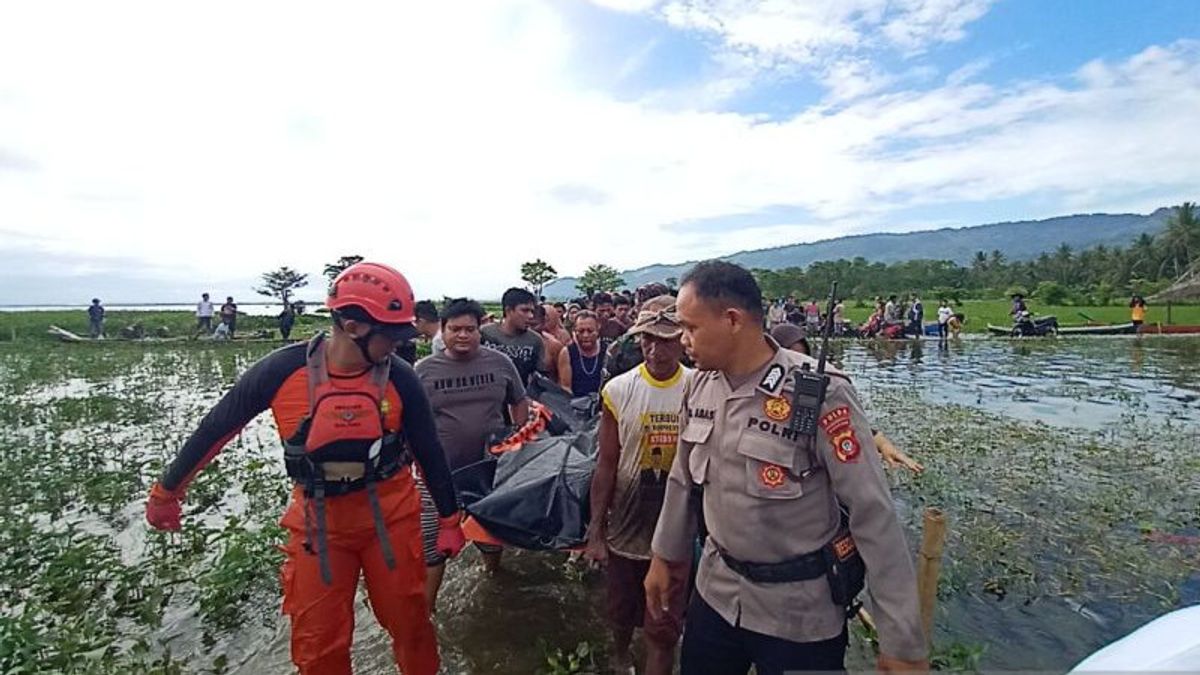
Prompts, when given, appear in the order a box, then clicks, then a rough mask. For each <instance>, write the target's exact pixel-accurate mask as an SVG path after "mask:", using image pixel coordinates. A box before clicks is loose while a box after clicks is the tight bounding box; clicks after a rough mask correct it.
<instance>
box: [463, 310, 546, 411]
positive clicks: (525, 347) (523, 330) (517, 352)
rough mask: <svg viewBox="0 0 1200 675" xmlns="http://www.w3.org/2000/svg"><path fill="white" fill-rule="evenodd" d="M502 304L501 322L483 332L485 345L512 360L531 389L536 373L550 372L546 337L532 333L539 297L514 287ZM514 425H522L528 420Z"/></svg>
mask: <svg viewBox="0 0 1200 675" xmlns="http://www.w3.org/2000/svg"><path fill="white" fill-rule="evenodd" d="M500 304H501V305H502V306H503V311H504V318H503V319H502V320H501V321H500V323H490V324H486V325H484V326H483V327H482V328H480V330H479V333H480V336H481V340H482V342H483V346H485V347H491V348H492V349H495V350H496V351H498V352H500V353H501V354H504V355H505V356H507V357H508V358H510V359H512V362H513V365H515V366H516V367H517V372H519V373H521V384H523V385H525V386H529V378H530V377H532V376H533V374H534V373H535V372H537V371H541V372H543V373H544V372H546V370H547V369H548V368H547V364H546V345H545V343H544V342H542V336H541V335H538V334H537V333H536V332H534V331H532V330H530V327H532V326H533V308H534V306H535V305H536V304H537V298H535V297H533V293H530V292H529V291H527V290H525V289H524V288H510V289H508V290H507V291H504V295H503V296H502V297H501V299H500ZM514 422H515V423H516V424H517V426H520V425H521V424H523V423H524V422H525V420H520V421H516V420H514Z"/></svg>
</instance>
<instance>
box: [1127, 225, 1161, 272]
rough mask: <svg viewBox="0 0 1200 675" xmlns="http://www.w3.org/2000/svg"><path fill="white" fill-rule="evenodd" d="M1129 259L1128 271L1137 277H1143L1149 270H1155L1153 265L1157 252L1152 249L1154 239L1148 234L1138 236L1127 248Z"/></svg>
mask: <svg viewBox="0 0 1200 675" xmlns="http://www.w3.org/2000/svg"><path fill="white" fill-rule="evenodd" d="M1129 257H1130V264H1129V269H1130V271H1131V272H1132V273H1134V274H1137V275H1138V276H1142V277H1145V276H1146V275H1148V274H1150V271H1151V270H1153V269H1157V267H1158V266H1157V265H1155V264H1154V263H1155V260H1156V259H1157V258H1158V250H1157V249H1156V248H1155V247H1154V237H1153V236H1151V235H1150V234H1149V233H1148V232H1143V233H1141V234H1140V235H1138V238H1137V239H1134V240H1133V246H1131V247H1130V248H1129Z"/></svg>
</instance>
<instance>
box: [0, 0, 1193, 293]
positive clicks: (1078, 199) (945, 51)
mask: <svg viewBox="0 0 1200 675" xmlns="http://www.w3.org/2000/svg"><path fill="white" fill-rule="evenodd" d="M1198 158H1200V2H1195V1H1194V0H1137V1H1135V0H1121V1H1117V0H1088V1H1087V2H1079V1H1068V0H793V1H789V0H757V1H748V0H545V1H538V0H489V1H484V2H472V1H470V0H463V1H462V2H382V3H366V2H345V3H336V4H329V3H308V2H297V1H288V2H254V3H247V2H221V1H213V2H205V3H164V2H158V1H151V2H121V1H119V0H111V1H108V2H103V3H96V2H79V3H70V2H55V1H52V0H51V1H45V2H16V1H13V2H0V304H17V303H21V304H28V303H35V304H36V303H79V302H84V303H86V301H87V300H88V299H90V298H91V297H92V296H95V295H99V296H101V297H102V298H103V299H105V301H106V302H110V303H112V302H169V301H180V302H187V301H195V299H196V298H197V297H198V296H199V294H200V292H201V291H205V290H207V291H210V292H212V293H213V294H214V296H221V297H223V296H225V295H229V294H232V295H235V296H237V297H238V298H239V299H244V300H249V299H252V296H253V291H252V290H251V288H252V286H253V285H254V281H255V279H256V278H257V277H258V275H260V274H261V273H262V272H265V271H268V270H271V269H275V268H277V267H279V266H281V265H287V266H289V267H292V268H295V269H299V270H302V271H304V272H308V273H310V275H311V279H312V284H311V287H310V288H309V289H305V292H303V293H302V294H301V295H303V296H306V297H320V295H321V293H320V289H321V288H323V282H322V280H321V278H320V274H321V269H322V266H323V265H324V263H327V262H330V261H333V260H336V259H337V258H338V257H340V256H343V255H355V254H357V255H363V256H366V257H367V258H369V259H372V260H378V261H381V262H386V263H389V264H392V265H393V266H395V267H397V268H399V269H400V270H401V271H403V272H404V273H405V274H406V276H408V278H409V280H410V281H411V282H412V284H413V286H414V288H415V289H416V292H417V295H418V296H421V297H434V298H437V297H441V296H455V295H473V296H476V297H480V298H485V299H492V298H497V297H499V295H500V293H501V292H502V291H503V289H504V288H506V287H508V286H510V285H519V284H520V283H521V281H520V278H519V267H520V263H521V262H523V261H526V260H532V259H534V258H541V259H543V260H546V261H548V262H550V263H551V264H552V265H553V266H554V267H555V269H556V270H557V271H558V273H559V274H560V275H563V276H567V275H577V274H578V273H580V272H582V270H583V269H584V268H585V267H586V266H587V265H590V264H593V263H605V264H609V265H612V266H614V267H617V268H618V269H628V268H635V267H640V266H644V265H648V264H652V263H658V262H663V263H670V262H680V261H684V260H695V259H701V258H706V257H715V256H719V255H726V254H729V253H733V252H736V251H739V250H746V249H757V248H765V247H771V246H777V245H783V244H791V243H799V242H805V241H815V240H820V239H828V238H832V237H838V236H843V235H848V234H862V233H867V232H876V231H909V230H918V229H930V228H936V227H945V226H964V225H977V224H984V223H990V222H998V221H1006V220H1024V219H1033V218H1045V217H1051V216H1057V215H1066V214H1071V213H1096V212H1110V213H1116V212H1121V213H1128V212H1133V213H1149V212H1151V211H1153V210H1154V209H1156V208H1158V207H1160V206H1168V205H1172V204H1177V203H1179V202H1181V201H1184V200H1196V199H1197V198H1198V197H1200V188H1198V186H1200V161H1198ZM928 254H929V255H930V257H936V252H935V251H932V252H928Z"/></svg>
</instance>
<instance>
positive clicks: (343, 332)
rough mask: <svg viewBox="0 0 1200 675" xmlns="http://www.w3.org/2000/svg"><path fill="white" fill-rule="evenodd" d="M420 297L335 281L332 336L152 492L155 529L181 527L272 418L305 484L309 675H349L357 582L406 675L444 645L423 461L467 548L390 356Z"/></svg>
mask: <svg viewBox="0 0 1200 675" xmlns="http://www.w3.org/2000/svg"><path fill="white" fill-rule="evenodd" d="M414 304H415V303H414V302H413V292H412V289H411V288H410V287H409V284H408V281H407V280H405V278H404V276H403V275H401V274H400V273H399V272H397V271H396V270H394V269H392V268H390V267H387V266H386V265H380V264H376V263H366V262H363V263H358V264H356V265H352V266H350V267H349V268H347V269H346V270H345V271H343V272H342V273H341V274H340V275H339V276H338V277H337V278H336V279H335V280H334V282H333V286H332V288H331V290H330V295H329V300H328V302H327V305H328V307H329V309H330V310H331V314H332V316H333V330H332V336H331V337H329V338H324V336H318V337H316V338H313V340H312V341H311V342H309V343H307V344H303V343H301V344H294V345H289V346H287V347H284V348H282V349H279V350H277V351H275V352H272V353H271V354H269V355H268V356H266V357H264V358H263V359H262V360H260V361H259V362H258V363H256V364H254V365H253V366H252V367H251V368H250V369H249V370H247V371H246V373H245V374H244V375H243V376H242V377H241V379H239V380H238V382H237V384H235V385H234V387H233V388H232V389H231V390H230V391H229V392H228V393H226V394H225V396H224V397H223V398H222V399H221V401H220V402H219V403H218V404H217V406H216V407H215V408H214V409H213V410H212V411H211V412H209V413H208V415H206V416H205V417H204V419H203V420H202V421H201V423H200V427H199V428H198V429H197V430H196V432H195V433H194V434H192V437H191V438H190V439H189V440H188V441H187V443H186V444H185V445H184V446H183V449H182V450H181V451H180V452H179V455H178V456H177V457H176V458H175V460H174V461H173V462H172V463H171V465H170V466H169V467H168V468H167V469H166V471H165V472H164V473H163V475H162V477H161V478H160V480H159V481H158V482H157V483H156V484H155V485H154V487H153V488H152V489H151V491H150V497H149V500H148V501H147V503H146V519H147V521H149V523H150V524H151V525H152V526H153V527H155V528H157V529H160V530H177V529H179V527H180V515H181V502H182V500H183V497H184V493H185V491H186V490H187V487H188V484H189V483H190V482H191V480H192V479H193V478H194V477H195V475H196V474H197V473H198V472H199V471H200V470H201V469H202V468H203V467H204V466H205V465H206V464H207V463H208V462H209V461H210V460H212V458H213V457H214V456H215V455H216V454H217V453H218V452H220V450H221V448H222V446H224V445H225V443H227V442H228V441H229V440H230V439H231V438H232V437H233V436H234V435H235V434H237V433H238V431H239V430H240V429H241V428H242V427H243V426H244V425H245V424H246V423H248V422H249V421H250V420H251V419H253V418H254V417H255V416H256V415H258V414H259V413H260V412H262V411H264V410H266V409H268V408H269V409H270V410H271V412H272V413H273V415H274V417H275V423H276V426H277V427H278V428H279V435H280V438H281V439H282V440H283V444H284V462H285V465H286V467H287V470H288V475H289V476H290V477H291V478H292V479H293V481H295V483H296V485H295V487H294V489H293V491H292V499H291V502H290V504H289V505H288V508H287V511H286V513H284V516H283V520H282V522H281V524H282V525H283V527H284V528H286V529H287V531H288V533H289V539H288V542H287V545H286V546H285V549H284V550H285V553H286V555H287V559H286V561H285V562H284V564H283V571H282V577H283V611H284V612H285V613H286V614H288V615H289V616H290V617H291V622H292V635H291V651H292V661H293V662H294V663H295V664H296V666H297V667H298V668H299V670H300V672H301V673H320V674H322V675H327V674H330V673H350V672H351V670H350V643H351V639H352V635H353V630H354V595H355V591H356V589H357V587H358V578H359V572H360V571H361V572H362V573H363V576H364V577H365V579H366V586H367V593H368V594H369V596H370V606H371V608H372V610H373V611H374V613H375V617H376V618H377V619H378V620H379V623H380V624H381V625H382V626H383V627H384V629H386V630H387V632H388V633H389V634H390V635H391V638H392V649H393V652H394V654H395V657H396V662H397V664H399V666H400V668H401V669H402V671H403V672H404V673H405V675H434V674H435V673H436V672H437V671H438V668H439V658H438V650H437V637H436V635H435V633H434V629H433V625H432V623H430V617H429V610H428V607H427V606H426V601H425V562H424V558H423V556H422V547H421V524H420V515H421V505H420V498H419V496H418V494H417V490H416V488H415V487H414V479H413V472H412V470H411V462H412V461H413V459H415V461H416V463H417V465H418V467H419V469H420V471H421V473H422V475H423V476H424V479H425V482H426V484H427V485H428V486H429V491H430V493H431V495H432V497H433V500H434V503H435V505H436V508H437V512H438V515H439V527H440V531H439V534H438V541H437V546H438V549H439V551H440V552H441V553H443V554H444V555H447V556H454V555H456V554H458V552H459V551H460V550H461V549H462V547H463V545H464V543H465V540H464V538H463V533H462V530H461V529H460V526H459V520H460V518H459V515H460V514H459V512H458V506H457V501H456V497H455V494H454V488H453V485H452V483H451V481H450V471H449V469H448V467H447V464H446V458H445V454H444V453H443V451H442V447H441V444H440V442H439V441H438V436H437V430H436V428H435V426H434V419H433V413H432V412H431V410H430V406H429V401H428V399H427V398H426V396H425V393H424V390H423V389H422V387H421V383H420V381H419V380H418V379H417V377H416V374H415V373H414V372H413V370H412V368H411V367H410V366H408V365H407V364H405V363H403V362H402V361H400V360H399V359H398V358H393V357H392V352H393V350H394V349H395V348H396V345H397V344H399V343H401V342H403V341H404V340H407V339H409V338H411V337H413V336H414V335H415V333H416V329H415V328H414V327H413V326H412V322H413V318H414V315H413V307H414Z"/></svg>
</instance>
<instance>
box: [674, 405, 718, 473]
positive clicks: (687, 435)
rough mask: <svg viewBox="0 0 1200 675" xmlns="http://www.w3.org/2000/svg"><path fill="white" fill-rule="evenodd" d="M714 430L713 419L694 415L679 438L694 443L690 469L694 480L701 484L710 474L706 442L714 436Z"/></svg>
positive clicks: (689, 459)
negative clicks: (703, 418)
mask: <svg viewBox="0 0 1200 675" xmlns="http://www.w3.org/2000/svg"><path fill="white" fill-rule="evenodd" d="M712 430H713V423H712V421H711V420H702V419H696V418H694V417H693V418H691V419H689V420H688V422H687V425H686V426H684V427H683V431H682V432H680V434H679V440H681V441H683V442H684V443H690V444H691V445H692V449H691V451H690V452H689V453H688V471H689V472H690V473H691V474H692V481H694V482H696V483H699V484H703V483H704V480H705V478H706V477H707V476H708V447H707V445H706V444H707V443H708V439H709V438H710V437H711V436H712Z"/></svg>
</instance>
